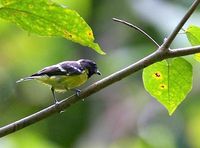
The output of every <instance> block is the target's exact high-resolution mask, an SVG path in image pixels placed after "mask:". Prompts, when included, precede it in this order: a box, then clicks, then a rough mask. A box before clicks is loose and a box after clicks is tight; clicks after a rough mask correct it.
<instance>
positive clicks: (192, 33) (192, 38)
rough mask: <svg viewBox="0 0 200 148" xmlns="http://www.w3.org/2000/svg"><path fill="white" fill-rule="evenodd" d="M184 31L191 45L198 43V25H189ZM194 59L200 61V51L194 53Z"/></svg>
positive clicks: (199, 43) (199, 35)
mask: <svg viewBox="0 0 200 148" xmlns="http://www.w3.org/2000/svg"><path fill="white" fill-rule="evenodd" d="M185 33H186V35H187V38H188V40H189V42H190V44H191V45H192V46H197V45H200V27H198V26H195V25H190V26H189V27H188V28H187V30H186V31H185ZM195 59H196V60H197V61H199V62H200V53H197V54H195Z"/></svg>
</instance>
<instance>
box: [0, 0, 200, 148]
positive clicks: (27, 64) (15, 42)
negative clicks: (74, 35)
mask: <svg viewBox="0 0 200 148" xmlns="http://www.w3.org/2000/svg"><path fill="white" fill-rule="evenodd" d="M57 1H58V2H60V3H62V4H65V5H67V6H68V7H70V8H72V9H75V10H77V11H78V12H79V14H80V15H81V16H82V17H83V18H84V19H85V20H86V21H87V22H88V24H89V25H90V26H91V27H92V29H93V31H94V34H95V37H96V42H98V43H99V44H100V45H101V47H102V48H103V49H104V50H105V51H106V52H107V55H106V56H101V55H99V54H97V53H96V52H94V51H93V50H91V49H89V48H87V47H83V46H81V45H79V44H76V43H72V42H70V41H68V40H66V39H63V38H59V37H53V38H48V37H40V36H37V35H35V34H29V33H27V32H26V31H23V30H21V29H20V28H18V27H17V26H16V25H14V24H11V23H8V22H6V21H4V20H1V21H0V126H4V125H6V124H8V123H11V122H13V121H16V120H18V119H21V118H23V117H25V116H27V115H30V114H33V113H35V112H37V111H39V110H41V109H43V108H45V107H47V106H49V105H50V104H52V103H53V100H52V96H51V92H50V90H49V89H48V87H46V86H44V85H41V84H39V83H37V82H35V81H31V82H25V83H21V84H16V83H15V82H16V80H18V79H20V78H21V77H25V76H28V75H30V74H32V73H34V72H36V71H38V70H39V69H41V68H43V67H45V66H49V65H52V64H56V63H58V62H61V61H64V60H78V59H80V58H87V59H92V60H94V61H96V63H97V64H98V67H99V69H100V71H101V72H102V74H103V75H102V76H101V77H100V76H94V77H93V78H91V79H90V80H89V81H88V83H87V84H85V85H84V86H83V87H81V88H84V87H86V86H88V85H90V84H92V83H93V82H95V81H97V80H100V79H101V78H103V77H106V76H108V75H110V74H112V73H114V72H116V71H118V70H120V69H122V68H125V67H126V66H128V65H130V64H132V63H134V62H136V61H138V60H139V59H141V58H143V57H145V56H147V55H148V54H150V53H151V52H153V51H154V50H155V49H156V48H155V46H154V45H153V44H152V43H151V42H150V41H148V40H147V39H146V37H145V36H144V35H141V34H140V33H138V32H137V31H135V30H133V29H131V28H129V27H127V26H124V25H122V24H118V23H116V22H113V21H112V18H113V17H117V18H121V19H124V20H127V21H129V22H131V23H134V24H136V25H138V26H139V27H141V28H143V29H144V30H145V31H146V32H148V33H149V34H150V35H151V36H152V37H153V38H154V39H155V40H156V41H157V42H158V43H159V44H161V43H162V41H163V40H164V38H165V37H167V36H168V35H169V33H170V32H171V31H172V30H173V29H174V27H175V26H176V24H177V23H178V22H179V20H180V19H181V17H182V16H183V15H184V14H185V12H186V11H187V9H188V7H189V6H190V5H191V3H192V0H109V1H108V0H99V1H98V0H84V1H83V0H57ZM199 18H200V9H198V10H197V11H196V12H195V14H193V16H192V17H191V19H190V20H189V21H188V23H187V24H186V25H185V26H184V28H185V29H186V28H187V27H188V25H189V24H191V23H192V24H195V25H200V19H199ZM186 46H190V45H189V43H188V41H187V39H186V36H185V35H184V34H179V35H178V36H177V38H176V40H175V41H174V42H173V45H172V46H171V47H172V48H178V47H186ZM184 58H186V59H188V60H189V61H190V62H191V63H192V64H193V67H194V83H193V89H192V91H191V92H190V94H189V95H188V96H187V98H186V100H185V101H183V103H182V104H181V105H180V106H179V107H178V109H177V110H176V112H175V113H174V114H173V116H171V117H170V116H169V115H168V113H167V111H166V109H164V107H163V106H162V105H161V104H160V103H158V102H157V101H156V100H155V99H154V98H153V97H151V96H150V95H149V94H148V93H147V92H146V91H145V90H144V86H143V83H142V71H139V72H137V73H135V74H133V75H131V76H129V77H127V78H125V79H123V80H121V81H120V82H118V83H115V84H113V85H111V86H109V87H107V88H105V89H104V90H102V91H100V92H98V93H96V94H95V95H92V96H90V97H89V98H87V99H86V100H85V101H81V102H79V103H76V104H75V105H73V106H71V107H70V108H69V109H67V110H66V111H65V112H64V113H62V114H56V115H53V116H51V117H49V118H47V119H45V120H43V121H40V122H38V123H36V124H34V125H31V126H29V127H27V128H25V129H23V130H21V131H19V132H16V133H14V134H11V135H8V136H6V137H4V138H1V139H0V147H1V148H27V147H28V148H71V147H73V148H187V147H190V148H199V147H200V140H199V137H200V117H199V114H200V108H199V106H200V97H199V96H200V86H199V84H200V79H199V74H200V70H199V67H200V63H198V62H196V61H195V60H194V59H193V56H187V57H184ZM70 94H71V93H70V92H67V93H64V94H59V95H58V97H59V98H60V99H63V98H66V97H67V96H69V95H70Z"/></svg>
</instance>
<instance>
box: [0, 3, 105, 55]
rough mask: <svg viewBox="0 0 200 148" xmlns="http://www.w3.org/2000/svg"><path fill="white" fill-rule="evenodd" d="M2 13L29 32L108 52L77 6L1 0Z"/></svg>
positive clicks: (5, 17) (0, 13)
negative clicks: (72, 8)
mask: <svg viewBox="0 0 200 148" xmlns="http://www.w3.org/2000/svg"><path fill="white" fill-rule="evenodd" d="M1 3H2V5H3V7H1V8H0V17H1V18H3V19H5V20H8V21H11V22H13V23H15V24H17V25H18V26H20V27H22V28H23V29H25V30H27V31H28V32H30V33H37V34H39V35H41V36H62V37H64V38H66V39H68V40H71V41H73V42H76V43H79V44H81V45H83V46H88V47H90V48H92V49H94V50H95V51H96V52H98V53H100V54H105V52H103V51H102V50H101V48H100V46H99V45H98V44H97V43H94V36H93V32H92V29H91V28H90V26H89V25H88V24H87V23H86V22H85V21H84V19H83V18H82V17H81V16H80V15H79V14H78V13H77V12H76V11H74V10H71V9H69V8H66V7H64V6H61V5H59V4H57V3H54V2H53V1H51V0H2V1H1Z"/></svg>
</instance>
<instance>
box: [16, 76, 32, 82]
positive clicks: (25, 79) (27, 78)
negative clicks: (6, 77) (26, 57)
mask: <svg viewBox="0 0 200 148" xmlns="http://www.w3.org/2000/svg"><path fill="white" fill-rule="evenodd" d="M33 79H35V77H26V78H22V79H20V80H18V81H16V83H20V82H22V81H29V80H33Z"/></svg>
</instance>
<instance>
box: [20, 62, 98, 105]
mask: <svg viewBox="0 0 200 148" xmlns="http://www.w3.org/2000/svg"><path fill="white" fill-rule="evenodd" d="M93 74H98V75H101V73H100V72H99V70H98V68H97V65H96V63H95V62H93V61H92V60H88V59H80V60H78V61H64V62H61V63H58V64H56V65H52V66H48V67H45V68H43V69H42V70H40V71H38V72H37V73H35V74H33V75H31V76H29V77H26V78H22V79H20V80H18V81H17V83H19V82H22V81H28V80H38V81H40V82H42V83H44V84H47V85H49V86H50V87H51V91H52V94H53V98H54V101H55V103H57V102H58V101H57V99H56V97H55V91H58V92H62V91H67V90H75V91H76V93H77V95H78V94H79V92H80V90H78V89H77V87H79V86H81V85H82V84H84V83H85V82H86V81H87V80H88V78H90V77H91V76H92V75H93Z"/></svg>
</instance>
